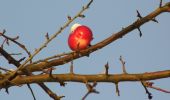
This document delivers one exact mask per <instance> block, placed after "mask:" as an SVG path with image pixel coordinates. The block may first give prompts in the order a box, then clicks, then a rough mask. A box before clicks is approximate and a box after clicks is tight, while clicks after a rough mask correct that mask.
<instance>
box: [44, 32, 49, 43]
mask: <svg viewBox="0 0 170 100" xmlns="http://www.w3.org/2000/svg"><path fill="white" fill-rule="evenodd" d="M45 37H46V39H47V41H48V40H49V34H48V32H47V33H46V35H45Z"/></svg>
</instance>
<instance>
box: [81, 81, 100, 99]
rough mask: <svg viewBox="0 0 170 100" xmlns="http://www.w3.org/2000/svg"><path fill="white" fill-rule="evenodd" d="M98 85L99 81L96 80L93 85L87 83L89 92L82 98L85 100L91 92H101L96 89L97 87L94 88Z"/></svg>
mask: <svg viewBox="0 0 170 100" xmlns="http://www.w3.org/2000/svg"><path fill="white" fill-rule="evenodd" d="M96 85H97V82H94V83H93V85H91V84H89V83H86V87H87V90H88V92H87V93H86V94H85V96H84V97H83V98H82V100H85V99H86V98H87V96H88V95H89V94H90V93H96V94H99V92H98V91H96V89H94V88H95V87H96Z"/></svg>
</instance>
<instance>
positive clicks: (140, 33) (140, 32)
mask: <svg viewBox="0 0 170 100" xmlns="http://www.w3.org/2000/svg"><path fill="white" fill-rule="evenodd" d="M137 29H138V31H139V36H140V37H142V31H141V30H140V28H139V27H138V28H137Z"/></svg>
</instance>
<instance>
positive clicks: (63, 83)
mask: <svg viewBox="0 0 170 100" xmlns="http://www.w3.org/2000/svg"><path fill="white" fill-rule="evenodd" d="M59 83H60V86H62V87H65V86H66V84H67V83H65V82H59Z"/></svg>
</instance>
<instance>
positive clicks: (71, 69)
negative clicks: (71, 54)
mask: <svg viewBox="0 0 170 100" xmlns="http://www.w3.org/2000/svg"><path fill="white" fill-rule="evenodd" d="M73 67H74V66H73V61H71V65H70V74H74V71H73Z"/></svg>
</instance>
